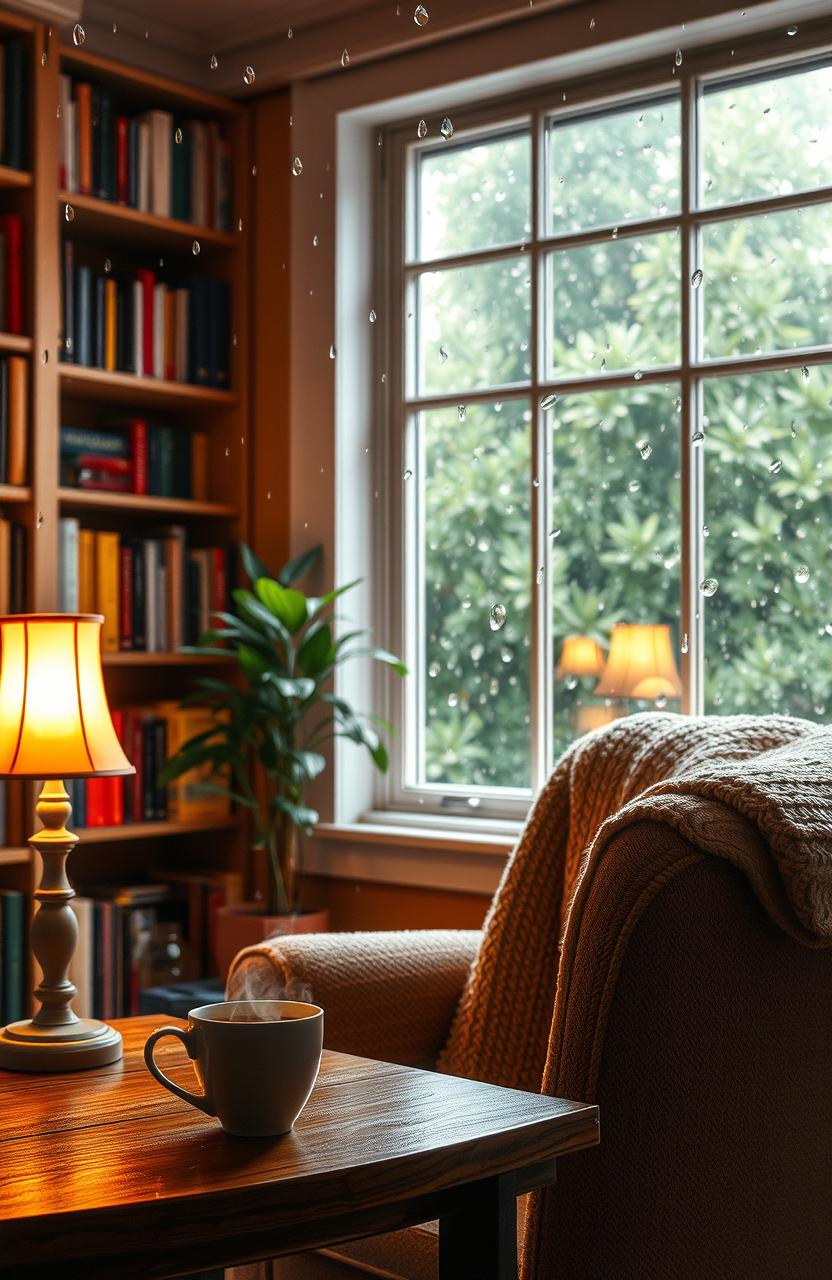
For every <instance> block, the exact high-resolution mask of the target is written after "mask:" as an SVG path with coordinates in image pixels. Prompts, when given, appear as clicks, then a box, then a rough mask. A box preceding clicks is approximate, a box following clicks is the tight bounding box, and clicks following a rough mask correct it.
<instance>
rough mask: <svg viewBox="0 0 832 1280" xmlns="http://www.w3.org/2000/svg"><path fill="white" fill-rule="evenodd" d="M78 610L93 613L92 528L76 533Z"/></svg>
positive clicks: (93, 536)
mask: <svg viewBox="0 0 832 1280" xmlns="http://www.w3.org/2000/svg"><path fill="white" fill-rule="evenodd" d="M78 611H79V613H95V534H94V533H93V531H92V529H81V530H80V531H79V533H78Z"/></svg>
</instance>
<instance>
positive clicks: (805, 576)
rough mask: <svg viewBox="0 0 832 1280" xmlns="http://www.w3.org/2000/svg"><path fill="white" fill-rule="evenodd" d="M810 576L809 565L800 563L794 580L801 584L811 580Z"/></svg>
mask: <svg viewBox="0 0 832 1280" xmlns="http://www.w3.org/2000/svg"><path fill="white" fill-rule="evenodd" d="M809 576H810V575H809V566H808V565H807V564H799V565H798V566H797V568H796V569H795V571H794V580H795V582H798V583H800V584H801V585H802V584H803V583H804V582H808V581H809Z"/></svg>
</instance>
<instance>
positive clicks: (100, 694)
mask: <svg viewBox="0 0 832 1280" xmlns="http://www.w3.org/2000/svg"><path fill="white" fill-rule="evenodd" d="M102 621H103V619H102V618H101V617H100V616H99V615H97V614H83V615H82V614H32V615H17V616H9V617H5V618H0V645H2V656H1V657H0V775H3V776H5V777H16V778H62V779H63V778H83V777H91V776H93V775H99V776H100V775H101V774H121V773H133V772H134V770H133V766H132V765H131V764H130V762H129V760H128V759H127V757H126V756H125V754H124V752H123V751H122V749H121V744H120V743H119V740H118V738H117V736H116V732H115V729H114V728H113V722H112V720H111V719H110V711H109V708H108V706H107V697H106V694H105V692H104V679H103V676H102V673H101V640H100V635H101V623H102Z"/></svg>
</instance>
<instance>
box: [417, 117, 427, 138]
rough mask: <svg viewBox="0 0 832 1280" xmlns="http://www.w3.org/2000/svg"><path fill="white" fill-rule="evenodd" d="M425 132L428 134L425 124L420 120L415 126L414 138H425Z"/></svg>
mask: <svg viewBox="0 0 832 1280" xmlns="http://www.w3.org/2000/svg"><path fill="white" fill-rule="evenodd" d="M427 132H428V126H427V124H426V123H425V121H424V120H420V121H419V123H418V124H417V126H416V137H417V138H425V137H427Z"/></svg>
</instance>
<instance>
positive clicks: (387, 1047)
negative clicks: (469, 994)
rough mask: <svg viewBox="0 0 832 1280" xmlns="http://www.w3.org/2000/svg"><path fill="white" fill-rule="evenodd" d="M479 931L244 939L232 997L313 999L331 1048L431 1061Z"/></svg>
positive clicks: (408, 1061) (413, 1062)
mask: <svg viewBox="0 0 832 1280" xmlns="http://www.w3.org/2000/svg"><path fill="white" fill-rule="evenodd" d="M481 937H482V934H481V933H480V932H479V931H473V932H472V931H466V930H461V929H460V930H456V929H454V930H451V929H424V930H414V931H412V932H411V931H408V932H401V933H396V932H389V933H308V934H295V935H283V936H281V937H277V938H270V939H269V940H268V941H266V942H262V943H258V944H257V945H256V946H252V947H246V948H245V950H244V951H241V952H240V954H239V955H238V956H236V957H235V959H234V962H233V963H232V965H231V968H230V970H229V973H228V982H227V991H228V998H229V999H230V1000H240V999H255V1000H256V999H280V998H288V999H299V1000H311V1001H312V1002H314V1003H315V1004H319V1005H321V1006H322V1007H323V1009H324V1042H325V1044H326V1047H327V1048H328V1049H337V1050H339V1051H340V1052H341V1053H355V1054H358V1055H360V1056H363V1057H370V1058H379V1059H381V1060H383V1061H386V1062H398V1063H402V1064H403V1065H405V1066H421V1067H432V1066H434V1064H435V1063H436V1060H437V1058H438V1056H439V1053H440V1051H441V1049H442V1047H443V1045H444V1044H445V1041H446V1040H447V1038H448V1032H449V1031H450V1026H451V1021H452V1019H453V1016H454V1013H455V1012H456V1007H457V1004H458V1003H459V998H460V995H461V994H462V988H463V986H464V984H465V980H466V978H467V976H468V970H469V969H470V967H471V963H472V961H473V959H474V957H475V955H476V953H477V948H478V947H479V944H480V939H481Z"/></svg>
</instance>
